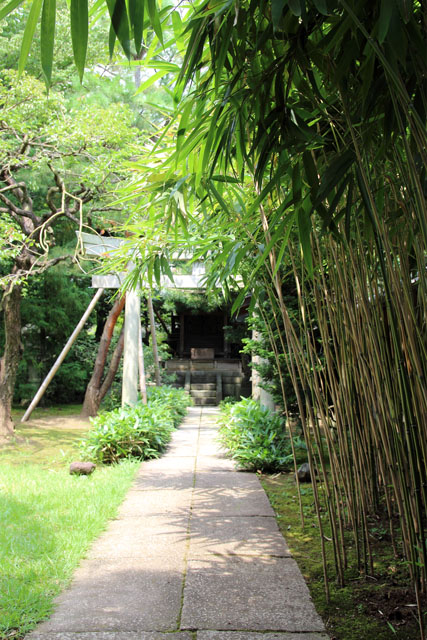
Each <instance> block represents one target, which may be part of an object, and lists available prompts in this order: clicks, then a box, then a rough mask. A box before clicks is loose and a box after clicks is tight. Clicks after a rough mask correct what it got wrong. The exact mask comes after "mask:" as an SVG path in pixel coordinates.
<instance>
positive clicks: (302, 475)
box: [297, 462, 311, 482]
mask: <svg viewBox="0 0 427 640" xmlns="http://www.w3.org/2000/svg"><path fill="white" fill-rule="evenodd" d="M297 473H298V480H299V481H300V482H311V469H310V465H309V464H308V462H304V464H302V465H301V466H300V468H299V469H298V471H297Z"/></svg>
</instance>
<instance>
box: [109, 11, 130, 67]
mask: <svg viewBox="0 0 427 640" xmlns="http://www.w3.org/2000/svg"><path fill="white" fill-rule="evenodd" d="M107 4H108V11H109V13H110V17H111V22H112V24H113V27H114V31H115V34H116V37H117V40H118V41H119V42H120V44H121V46H122V49H123V51H124V53H125V55H126V57H127V58H128V59H129V58H130V34H129V19H128V13H127V7H126V0H107Z"/></svg>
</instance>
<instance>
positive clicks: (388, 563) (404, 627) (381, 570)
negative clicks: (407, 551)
mask: <svg viewBox="0 0 427 640" xmlns="http://www.w3.org/2000/svg"><path fill="white" fill-rule="evenodd" d="M261 481H262V484H263V487H264V489H265V490H266V492H267V495H268V496H269V499H270V502H271V504H272V506H273V508H274V510H275V511H276V515H277V521H278V524H279V527H280V530H281V531H282V533H283V535H284V537H285V538H286V541H287V543H288V545H289V548H290V550H291V552H292V555H293V557H294V559H295V560H296V562H297V563H298V565H299V568H300V569H301V571H302V574H303V575H304V577H305V579H306V581H307V584H308V587H309V589H310V593H311V596H312V598H313V601H314V604H315V606H316V609H317V611H318V613H319V614H320V615H321V616H322V618H323V621H324V622H325V624H326V627H327V630H328V633H329V634H330V636H331V638H332V639H333V640H373V639H375V640H416V638H419V628H418V623H417V620H416V612H417V610H416V607H415V606H414V605H415V598H414V596H413V595H412V594H411V591H410V589H409V587H408V582H407V573H406V567H405V563H404V561H403V560H396V559H395V558H394V557H393V553H392V550H391V544H390V541H389V536H388V533H387V531H386V530H385V529H384V528H383V527H382V525H381V522H380V521H378V524H377V527H376V532H375V534H374V535H373V537H372V540H371V543H372V547H373V549H374V552H375V566H374V569H375V574H374V575H373V576H370V577H366V578H365V577H364V576H361V575H359V573H358V572H357V570H355V569H350V568H349V569H348V570H347V571H346V586H345V587H341V588H340V587H338V585H336V584H335V582H334V580H333V579H332V580H331V581H330V592H331V598H330V602H329V603H327V602H326V598H325V592H324V584H323V569H322V557H321V549H320V539H319V530H318V525H317V517H316V515H315V513H314V508H313V489H312V487H311V485H310V484H305V485H302V486H301V490H302V494H303V495H302V500H303V513H304V518H305V526H304V529H303V528H302V527H301V520H300V514H299V505H298V497H297V491H296V483H295V480H294V476H293V474H290V473H288V474H277V475H273V476H267V475H263V476H261ZM320 489H321V487H320ZM324 520H325V531H324V533H325V536H326V537H329V532H328V528H327V525H326V520H327V517H326V514H325V516H324ZM372 531H374V529H373V528H372ZM326 545H327V554H328V564H329V575H330V576H331V577H333V576H334V575H335V572H334V571H335V570H334V560H333V550H332V543H331V542H330V541H328V540H326ZM351 546H352V545H351V541H349V543H348V547H347V548H348V557H349V563H348V564H349V567H351V566H357V565H356V563H355V558H354V552H353V549H352V548H351Z"/></svg>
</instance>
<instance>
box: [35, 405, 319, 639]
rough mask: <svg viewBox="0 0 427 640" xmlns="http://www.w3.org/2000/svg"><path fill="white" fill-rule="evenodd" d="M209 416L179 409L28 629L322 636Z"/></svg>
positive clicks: (262, 502)
mask: <svg viewBox="0 0 427 640" xmlns="http://www.w3.org/2000/svg"><path fill="white" fill-rule="evenodd" d="M215 418H216V410H215V409H213V408H199V407H197V408H196V407H193V408H190V409H189V411H188V415H187V418H186V419H185V421H184V423H183V424H182V426H181V428H180V429H179V430H178V431H176V432H175V433H174V436H173V439H172V442H171V445H170V446H169V448H168V450H167V452H166V454H165V455H164V456H163V457H162V458H160V459H158V460H152V461H149V462H146V463H144V464H143V465H142V467H141V470H140V472H139V474H138V477H137V478H136V480H135V482H134V484H133V486H132V488H131V490H130V491H129V493H128V495H127V497H126V499H125V501H124V502H123V504H122V506H121V508H120V511H119V515H118V517H117V519H116V520H114V521H112V522H111V523H110V526H109V528H108V530H107V531H106V532H105V533H104V534H103V535H102V536H101V537H100V538H99V539H98V540H97V541H96V542H95V543H94V545H93V546H92V548H91V550H90V552H89V554H88V557H87V558H86V560H84V561H83V563H82V564H81V566H80V567H79V568H78V569H77V571H76V573H75V576H74V580H73V583H72V585H71V587H70V588H69V589H67V590H66V591H65V592H64V593H63V594H62V595H61V596H60V597H59V598H58V599H57V602H56V608H55V611H54V613H53V615H52V617H51V618H50V620H48V621H46V622H44V623H42V624H41V625H39V627H38V628H37V629H36V630H35V631H34V632H33V633H31V634H30V635H29V636H27V638H28V640H59V639H62V640H125V639H126V640H161V639H162V638H164V639H166V638H171V637H172V638H174V639H175V640H322V639H326V638H327V636H326V634H325V632H324V626H323V623H322V621H321V619H320V618H319V616H318V615H317V613H316V611H315V610H314V607H313V604H312V602H311V600H310V596H309V593H308V589H307V586H306V584H305V582H304V580H303V578H302V576H301V573H300V571H299V569H298V567H297V565H296V563H295V561H294V560H293V559H292V558H291V556H290V552H289V549H288V547H287V545H286V542H285V541H284V539H283V537H282V535H281V534H280V532H279V530H278V527H277V524H276V520H275V517H274V512H273V510H272V508H271V506H270V503H269V501H268V499H267V497H266V495H265V493H264V491H263V489H262V487H261V485H260V482H259V480H258V478H257V477H256V475H254V474H250V473H244V472H238V471H236V470H235V469H234V467H233V463H232V462H231V461H230V460H228V459H226V458H225V457H224V455H223V453H222V452H221V450H220V449H219V446H218V444H217V441H216V433H217V427H216V425H215Z"/></svg>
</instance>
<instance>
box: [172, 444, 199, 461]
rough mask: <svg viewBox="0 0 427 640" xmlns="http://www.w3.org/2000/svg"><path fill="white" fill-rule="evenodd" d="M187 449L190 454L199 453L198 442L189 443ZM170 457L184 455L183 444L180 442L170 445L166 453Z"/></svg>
mask: <svg viewBox="0 0 427 640" xmlns="http://www.w3.org/2000/svg"><path fill="white" fill-rule="evenodd" d="M185 449H186V451H187V452H188V454H189V455H194V456H196V455H197V451H198V443H197V442H194V443H193V444H188V445H186V446H185ZM166 455H167V457H168V459H169V458H173V457H175V456H178V457H181V455H182V446H181V445H180V444H176V445H175V444H171V445H170V447H168V450H167V453H166Z"/></svg>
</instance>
